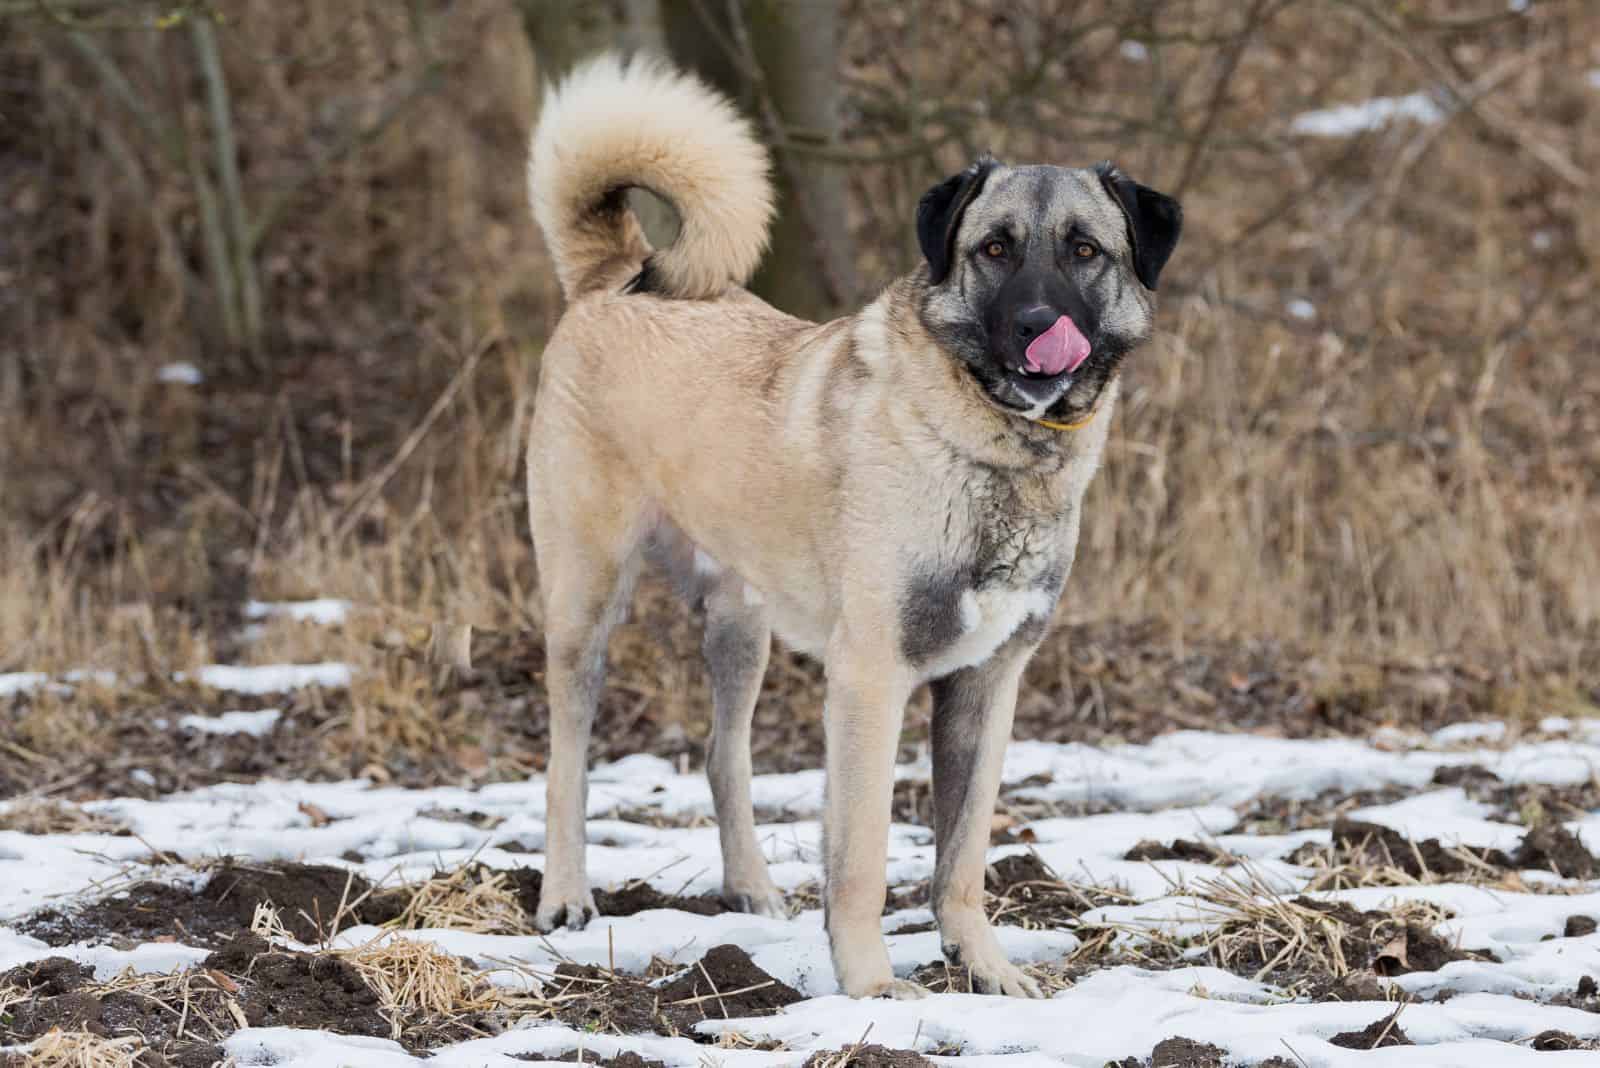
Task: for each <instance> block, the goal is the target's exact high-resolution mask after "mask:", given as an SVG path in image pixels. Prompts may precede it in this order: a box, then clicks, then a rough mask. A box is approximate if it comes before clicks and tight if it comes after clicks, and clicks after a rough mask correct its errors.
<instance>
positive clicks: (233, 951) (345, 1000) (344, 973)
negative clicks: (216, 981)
mask: <svg viewBox="0 0 1600 1068" xmlns="http://www.w3.org/2000/svg"><path fill="white" fill-rule="evenodd" d="M202 967H205V968H214V969H216V970H217V971H219V972H222V973H224V974H226V975H230V976H234V977H236V978H237V985H238V988H239V989H238V993H237V994H235V997H236V998H237V1000H238V1003H239V1006H240V1008H242V1009H243V1010H244V1016H245V1019H246V1020H248V1021H249V1023H250V1026H251V1027H302V1028H312V1029H318V1028H320V1029H326V1030H332V1031H339V1032H341V1033H343V1034H347V1035H366V1036H369V1037H372V1038H387V1037H389V1034H390V1026H389V1021H388V1020H386V1019H384V1016H383V1013H382V1011H381V1002H380V999H379V997H378V995H377V994H376V993H375V992H374V991H373V989H372V988H371V987H369V986H368V985H367V984H366V982H365V980H363V979H362V978H361V976H360V974H359V973H357V972H356V970H355V969H354V968H352V967H351V966H350V965H349V964H348V963H346V962H345V961H343V960H341V959H340V958H338V957H335V956H330V955H326V954H316V953H294V952H289V951H286V950H279V949H275V948H273V947H272V946H271V945H270V944H269V943H267V942H266V941H265V940H264V939H262V938H260V937H258V936H256V935H253V934H244V935H240V936H239V937H238V938H235V939H234V940H233V941H232V942H230V943H229V944H228V945H226V946H224V947H223V948H222V949H219V950H218V951H217V952H215V953H213V954H211V956H209V957H207V958H206V959H205V961H204V962H203V965H202Z"/></svg>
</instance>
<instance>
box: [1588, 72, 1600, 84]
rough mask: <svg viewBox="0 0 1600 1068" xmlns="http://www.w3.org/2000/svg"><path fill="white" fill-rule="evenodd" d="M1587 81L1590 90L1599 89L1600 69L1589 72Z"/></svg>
mask: <svg viewBox="0 0 1600 1068" xmlns="http://www.w3.org/2000/svg"><path fill="white" fill-rule="evenodd" d="M1587 81H1588V82H1589V88H1590V89H1600V67H1596V68H1595V69H1594V70H1592V71H1590V72H1589V75H1588V78H1587Z"/></svg>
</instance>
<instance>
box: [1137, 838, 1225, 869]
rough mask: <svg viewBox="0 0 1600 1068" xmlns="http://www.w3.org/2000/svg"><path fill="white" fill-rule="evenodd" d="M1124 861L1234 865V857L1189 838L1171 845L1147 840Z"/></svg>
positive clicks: (1138, 844) (1181, 839) (1139, 843)
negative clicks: (1170, 861)
mask: <svg viewBox="0 0 1600 1068" xmlns="http://www.w3.org/2000/svg"><path fill="white" fill-rule="evenodd" d="M1122 859H1123V860H1191V861H1194V862H1195V863H1197V864H1222V865H1227V864H1232V863H1233V862H1234V857H1232V856H1230V855H1229V854H1228V853H1227V852H1225V851H1224V850H1222V849H1220V848H1218V847H1216V846H1209V845H1206V844H1205V843H1204V842H1191V841H1189V840H1188V839H1187V838H1179V839H1176V840H1175V841H1174V842H1173V843H1172V844H1171V845H1163V844H1162V843H1160V842H1157V841H1154V840H1152V839H1149V838H1146V839H1144V840H1142V841H1140V842H1138V843H1137V844H1135V845H1134V847H1133V848H1132V849H1130V850H1128V851H1127V852H1126V853H1124V854H1123V855H1122Z"/></svg>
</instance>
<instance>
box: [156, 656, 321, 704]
mask: <svg viewBox="0 0 1600 1068" xmlns="http://www.w3.org/2000/svg"><path fill="white" fill-rule="evenodd" d="M173 677H174V678H176V679H177V680H178V681H179V682H183V681H185V679H186V678H187V676H186V675H185V674H184V673H183V672H181V671H180V672H178V673H177V674H176V675H174V676H173ZM194 678H195V681H197V682H199V683H200V684H202V685H204V686H209V687H211V688H212V689H213V690H226V691H228V692H229V693H242V694H248V695H251V696H259V695H261V694H267V693H286V692H288V691H289V690H300V689H304V688H305V687H307V686H321V687H322V688H323V689H325V690H341V689H344V688H345V687H347V686H349V685H350V679H351V671H350V665H349V664H338V663H325V664H262V665H258V666H255V667H241V666H240V665H237V664H208V665H206V666H205V667H203V668H200V669H199V670H198V671H196V672H195V674H194Z"/></svg>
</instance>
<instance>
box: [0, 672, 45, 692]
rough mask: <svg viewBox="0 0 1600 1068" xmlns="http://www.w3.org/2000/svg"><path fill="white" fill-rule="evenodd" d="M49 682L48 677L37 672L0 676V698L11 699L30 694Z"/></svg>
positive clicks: (11, 673)
mask: <svg viewBox="0 0 1600 1068" xmlns="http://www.w3.org/2000/svg"><path fill="white" fill-rule="evenodd" d="M49 681H50V676H49V675H45V674H42V673H41V672H38V671H11V672H7V673H5V674H0V697H13V696H15V695H17V694H19V693H30V692H32V691H34V690H37V689H39V688H40V687H41V686H43V685H44V684H45V683H47V682H49Z"/></svg>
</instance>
